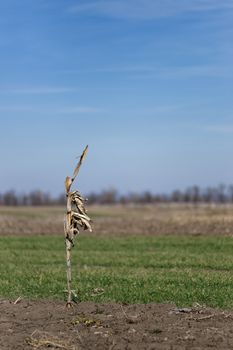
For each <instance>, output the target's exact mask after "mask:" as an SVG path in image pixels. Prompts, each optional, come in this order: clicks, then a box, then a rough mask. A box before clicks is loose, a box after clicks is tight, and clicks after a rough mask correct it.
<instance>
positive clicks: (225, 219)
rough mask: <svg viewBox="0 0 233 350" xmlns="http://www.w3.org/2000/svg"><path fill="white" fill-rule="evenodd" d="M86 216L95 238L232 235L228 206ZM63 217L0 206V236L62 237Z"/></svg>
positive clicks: (111, 209) (95, 211)
mask: <svg viewBox="0 0 233 350" xmlns="http://www.w3.org/2000/svg"><path fill="white" fill-rule="evenodd" d="M89 215H90V216H91V218H92V219H93V226H94V231H93V233H92V234H95V235H98V236H103V235H105V236H111V235H114V236H116V235H126V234H134V235H137V234H144V235H163V234H165V235H168V234H185V235H233V206H232V205H219V206H214V205H198V206H193V205H191V206H188V205H182V204H178V205H172V204H170V205H169V204H168V205H144V206H135V205H134V206H122V205H115V206H90V207H89ZM63 216H64V208H62V207H21V208H20V207H19V208H18V207H16V208H11V207H0V235H11V234H12V235H16V234H17V235H30V234H63ZM88 234H89V233H88Z"/></svg>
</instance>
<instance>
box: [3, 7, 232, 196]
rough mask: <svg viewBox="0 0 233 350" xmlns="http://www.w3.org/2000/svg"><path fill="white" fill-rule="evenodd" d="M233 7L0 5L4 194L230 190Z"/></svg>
mask: <svg viewBox="0 0 233 350" xmlns="http://www.w3.org/2000/svg"><path fill="white" fill-rule="evenodd" d="M232 23H233V0H221V1H219V0H189V1H187V0H107V1H106V0H99V1H97V0H96V1H95V0H92V1H90V0H80V1H78V0H76V1H75V0H56V1H55V0H34V1H32V0H21V1H18V0H7V1H6V0H1V1H0V159H1V168H0V193H1V192H4V191H7V190H9V189H15V190H16V191H17V192H19V193H21V192H29V191H31V190H35V189H41V190H43V191H49V192H50V193H51V194H53V195H57V194H59V193H61V192H63V190H64V178H65V177H66V176H67V175H71V174H72V172H73V169H74V167H75V165H76V162H77V160H78V159H77V158H76V157H78V156H79V155H80V154H81V153H82V150H83V149H84V147H85V146H86V144H88V145H89V151H88V155H87V158H86V160H85V162H84V163H83V165H82V168H81V170H80V174H79V177H78V179H77V182H76V187H77V188H79V189H80V190H81V192H84V193H88V192H91V191H96V192H99V191H102V190H103V189H109V188H115V189H117V190H118V191H119V192H120V193H128V192H141V191H145V190H149V191H152V192H154V193H166V192H170V191H172V190H174V189H177V188H178V189H185V188H186V187H188V186H191V185H194V184H196V185H198V186H200V187H207V186H216V185H218V184H220V183H225V184H231V183H233V161H232V153H233V98H232V94H233V64H232V63H233V25H232Z"/></svg>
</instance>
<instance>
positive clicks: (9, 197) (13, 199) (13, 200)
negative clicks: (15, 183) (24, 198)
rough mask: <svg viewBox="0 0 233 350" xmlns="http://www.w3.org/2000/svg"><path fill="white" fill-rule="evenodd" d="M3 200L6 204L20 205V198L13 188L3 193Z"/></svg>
mask: <svg viewBox="0 0 233 350" xmlns="http://www.w3.org/2000/svg"><path fill="white" fill-rule="evenodd" d="M2 201H3V204H4V205H12V206H16V205H18V198H17V196H16V194H15V191H13V190H11V191H8V192H6V193H5V194H4V195H3V197H2Z"/></svg>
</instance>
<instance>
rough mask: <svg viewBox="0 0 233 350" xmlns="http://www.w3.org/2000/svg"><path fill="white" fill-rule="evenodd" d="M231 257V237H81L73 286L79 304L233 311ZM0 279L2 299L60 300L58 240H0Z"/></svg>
mask: <svg viewBox="0 0 233 350" xmlns="http://www.w3.org/2000/svg"><path fill="white" fill-rule="evenodd" d="M232 252H233V239H232V238H231V237H221V238H219V237H211V236H197V237H190V236H189V237H188V236H180V235H179V236H175V235H173V236H155V237H153V236H139V235H138V236H137V237H134V236H126V237H115V238H114V237H106V238H105V237H97V236H87V235H84V234H82V235H81V236H80V237H78V240H77V243H76V246H75V247H74V249H73V287H74V289H76V291H77V292H78V295H79V299H80V300H82V301H84V300H93V301H95V302H99V301H101V302H109V301H117V302H124V303H149V302H172V303H175V304H176V305H178V306H188V305H192V304H193V303H195V302H198V303H200V304H205V305H208V306H213V307H219V308H223V309H227V308H232V307H233V256H232ZM0 279H1V284H0V295H1V296H3V297H10V298H17V297H19V296H21V297H27V298H32V299H35V298H55V299H63V298H64V292H63V291H64V289H65V288H66V275H65V249H64V243H63V237H62V236H48V235H46V236H40V235H38V236H28V237H21V236H9V237H7V236H4V237H0ZM96 288H98V290H97V291H96V290H95V289H96Z"/></svg>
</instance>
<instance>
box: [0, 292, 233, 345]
mask: <svg viewBox="0 0 233 350" xmlns="http://www.w3.org/2000/svg"><path fill="white" fill-rule="evenodd" d="M48 348H49V349H67V350H78V349H85V350H88V349H90V350H92V349H100V350H105V349H108V350H110V349H111V350H113V349H114V350H117V349H118V350H119V349H128V350H129V349H140V350H142V349H146V350H149V349H150V350H152V349H161V350H171V349H172V350H181V349H187V350H188V349H191V350H194V349H195V350H197V349H218V350H219V349H233V311H230V312H226V311H225V312H223V311H218V310H213V309H209V308H205V307H201V306H200V305H196V306H194V307H193V308H190V309H189V308H184V309H177V308H176V307H175V306H174V305H171V304H167V305H164V304H163V305H160V304H147V305H121V304H112V303H109V304H95V303H92V302H82V303H79V304H75V305H74V307H73V308H70V309H68V308H66V306H65V303H63V302H55V301H27V300H21V301H19V302H18V303H17V304H14V302H13V301H9V300H3V299H0V349H1V350H14V349H17V350H18V349H19V350H29V349H40V350H43V349H48Z"/></svg>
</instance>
